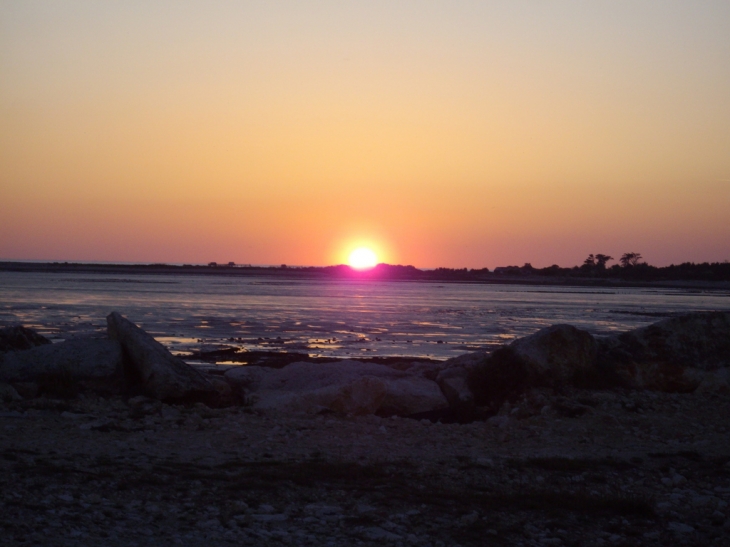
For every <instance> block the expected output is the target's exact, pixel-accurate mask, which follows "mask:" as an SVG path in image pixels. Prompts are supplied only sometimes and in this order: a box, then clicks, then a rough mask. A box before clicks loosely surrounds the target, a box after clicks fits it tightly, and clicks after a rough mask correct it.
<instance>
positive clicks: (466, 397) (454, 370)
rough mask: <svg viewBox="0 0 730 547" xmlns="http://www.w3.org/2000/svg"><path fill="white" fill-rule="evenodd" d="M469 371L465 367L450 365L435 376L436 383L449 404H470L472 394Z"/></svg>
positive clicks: (472, 397)
mask: <svg viewBox="0 0 730 547" xmlns="http://www.w3.org/2000/svg"><path fill="white" fill-rule="evenodd" d="M468 378H469V371H468V370H467V369H466V368H465V367H451V368H447V369H444V370H442V371H441V372H439V374H438V376H436V383H437V384H438V385H439V387H440V388H441V391H442V392H443V394H444V395H445V396H446V399H447V400H448V401H449V404H450V405H451V406H458V405H470V404H472V403H473V402H474V394H473V393H472V391H471V388H470V387H469V382H468Z"/></svg>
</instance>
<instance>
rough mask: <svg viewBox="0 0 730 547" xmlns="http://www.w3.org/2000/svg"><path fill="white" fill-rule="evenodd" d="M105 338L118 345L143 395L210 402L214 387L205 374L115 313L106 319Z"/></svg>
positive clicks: (174, 400)
mask: <svg viewBox="0 0 730 547" xmlns="http://www.w3.org/2000/svg"><path fill="white" fill-rule="evenodd" d="M106 320H107V330H108V332H109V338H111V339H112V340H117V341H119V343H120V344H121V346H122V350H123V353H124V357H125V360H126V363H127V366H128V367H129V368H130V369H131V371H132V373H133V374H134V376H135V377H136V380H137V381H138V382H139V384H140V387H141V388H142V390H143V391H144V393H145V394H146V395H148V396H149V397H153V398H155V399H159V400H160V401H166V402H192V401H211V400H214V399H215V397H216V394H217V391H216V389H215V388H214V387H213V386H212V385H211V384H210V382H208V381H207V380H206V379H205V377H204V376H203V375H202V374H201V373H200V372H198V371H197V370H195V369H193V368H192V367H191V366H190V365H188V364H187V363H185V361H183V360H182V359H180V358H178V357H175V356H174V355H172V354H171V353H170V352H169V351H167V349H165V347H164V346H163V345H162V344H160V343H159V342H158V341H157V340H155V339H154V338H153V337H152V336H150V335H149V334H147V333H146V332H145V331H144V330H142V329H141V328H139V327H138V326H137V325H135V324H134V323H132V322H131V321H129V320H128V319H125V318H124V317H122V316H121V315H119V313H117V312H112V313H110V314H109V315H108V316H107V318H106Z"/></svg>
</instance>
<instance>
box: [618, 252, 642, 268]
mask: <svg viewBox="0 0 730 547" xmlns="http://www.w3.org/2000/svg"><path fill="white" fill-rule="evenodd" d="M642 258H643V257H642V256H641V253H624V254H623V255H621V258H620V259H619V262H621V266H623V267H624V268H628V267H629V266H636V265H638V264H639V263H640V262H641V259H642Z"/></svg>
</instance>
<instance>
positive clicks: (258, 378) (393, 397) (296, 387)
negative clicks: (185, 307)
mask: <svg viewBox="0 0 730 547" xmlns="http://www.w3.org/2000/svg"><path fill="white" fill-rule="evenodd" d="M242 368H244V369H250V370H241V369H233V370H230V371H228V372H226V378H227V379H228V380H229V381H231V382H232V383H239V382H240V383H241V385H242V386H243V387H244V388H245V389H247V390H250V391H247V397H251V400H252V402H253V407H254V408H256V409H257V410H266V411H282V412H301V413H306V414H316V413H318V412H321V411H323V410H329V411H333V412H336V413H338V414H351V415H364V414H374V413H378V414H382V415H393V414H396V415H401V416H406V415H409V414H416V413H419V412H427V411H430V410H437V409H441V408H446V407H447V406H448V401H447V400H446V398H445V397H444V395H443V393H441V390H440V389H439V387H438V384H436V383H435V382H433V381H431V380H428V379H426V378H423V377H420V376H417V375H415V374H409V373H407V372H402V371H399V370H395V369H392V368H390V367H386V366H383V365H376V364H373V363H360V362H358V361H340V362H336V363H292V364H290V365H288V366H286V367H284V368H282V369H263V368H262V367H242Z"/></svg>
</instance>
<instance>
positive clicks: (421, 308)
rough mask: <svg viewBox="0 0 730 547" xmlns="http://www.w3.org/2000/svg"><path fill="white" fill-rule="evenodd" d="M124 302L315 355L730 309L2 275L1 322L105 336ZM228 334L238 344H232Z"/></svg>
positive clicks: (209, 334)
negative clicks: (558, 325)
mask: <svg viewBox="0 0 730 547" xmlns="http://www.w3.org/2000/svg"><path fill="white" fill-rule="evenodd" d="M113 310H117V311H119V312H121V313H122V314H124V315H126V316H127V317H129V318H130V319H131V320H132V321H134V322H136V323H137V324H139V325H140V326H142V327H143V328H145V329H146V330H148V331H149V332H150V333H152V334H153V335H154V336H156V337H157V338H158V339H159V340H160V341H161V342H163V343H164V344H166V345H167V346H168V347H170V348H171V349H173V350H175V351H186V350H190V349H191V348H192V349H200V348H201V347H203V348H204V349H213V348H215V347H216V346H217V345H218V344H225V345H234V346H239V347H243V348H248V349H267V350H287V351H299V352H307V353H310V354H311V355H322V356H337V357H353V356H368V357H371V356H403V355H406V356H421V357H431V358H438V359H442V358H448V357H452V356H455V355H459V354H462V353H465V352H467V351H472V350H475V349H478V348H480V347H484V346H488V345H492V344H499V343H502V342H504V341H507V340H510V339H512V338H515V337H520V336H524V335H527V334H530V333H532V332H534V331H536V330H537V329H539V328H542V327H544V326H547V325H552V324H555V323H570V324H572V325H575V326H577V327H580V328H583V329H586V330H588V331H590V332H592V333H594V334H599V335H600V334H608V333H611V332H616V331H623V330H628V329H631V328H634V327H637V326H642V325H646V324H649V323H652V322H655V321H658V320H659V317H658V316H657V315H662V314H671V313H677V312H687V311H698V310H726V311H730V294H729V293H727V292H724V293H720V292H701V291H687V290H681V289H636V288H625V289H624V288H622V289H614V288H611V289H595V288H564V287H549V286H542V287H536V286H517V285H471V284H456V283H451V284H431V283H407V282H375V283H372V282H370V283H368V282H357V281H347V280H342V281H332V280H327V281H309V280H272V279H269V278H266V277H259V278H255V277H246V278H234V277H218V276H215V277H214V276H195V275H168V276H160V275H136V274H135V275H129V276H120V275H109V274H57V273H56V274H49V273H9V272H0V326H6V325H11V324H18V323H22V324H24V325H27V326H32V327H34V328H36V329H38V330H39V331H41V332H42V333H44V334H46V335H48V336H50V337H52V338H55V339H57V340H58V339H66V338H70V337H74V336H82V335H88V334H90V333H95V332H103V331H104V329H105V328H106V322H105V317H106V315H107V314H108V313H109V312H111V311H113ZM231 339H233V340H231Z"/></svg>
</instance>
